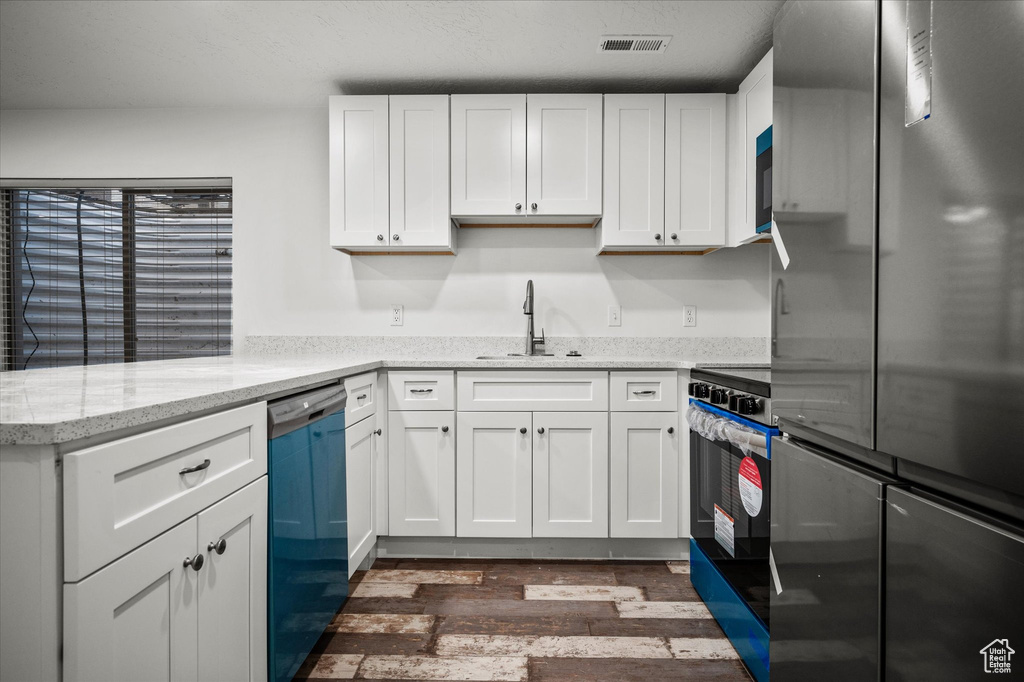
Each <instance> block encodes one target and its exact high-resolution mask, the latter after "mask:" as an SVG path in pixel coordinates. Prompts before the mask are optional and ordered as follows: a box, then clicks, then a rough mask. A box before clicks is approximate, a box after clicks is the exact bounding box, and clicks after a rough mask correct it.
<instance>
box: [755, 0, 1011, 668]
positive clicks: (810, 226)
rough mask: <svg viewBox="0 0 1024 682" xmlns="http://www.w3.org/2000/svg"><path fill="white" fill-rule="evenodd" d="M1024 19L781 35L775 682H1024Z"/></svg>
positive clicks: (929, 7) (777, 40) (966, 17)
mask: <svg viewBox="0 0 1024 682" xmlns="http://www.w3.org/2000/svg"><path fill="white" fill-rule="evenodd" d="M1022 36H1024V2H1000V1H992V2H957V1H943V2H929V1H927V0H909V2H908V1H907V0H885V1H883V2H874V1H871V0H851V1H840V2H816V1H814V0H790V1H789V2H787V3H786V5H785V6H784V7H783V8H782V10H781V11H780V12H779V14H778V16H777V17H776V20H775V31H774V86H775V94H774V98H775V110H774V121H773V133H774V134H773V138H774V139H773V147H774V166H773V169H772V172H773V197H772V204H773V208H774V219H775V222H776V228H775V234H774V238H775V239H776V240H779V239H781V241H782V243H783V244H784V245H785V251H786V253H787V255H788V258H789V262H788V267H785V268H784V267H783V263H782V257H781V256H779V255H778V253H777V252H776V255H775V256H773V263H772V292H773V297H772V398H773V413H774V415H775V416H776V417H778V419H779V428H780V430H781V431H782V432H783V437H782V439H781V440H780V441H778V443H777V444H776V445H775V446H774V449H773V452H774V458H773V461H772V479H773V485H774V489H773V493H772V506H771V518H772V525H771V538H772V540H771V545H772V560H773V566H774V571H775V572H774V575H775V580H774V588H773V591H772V600H771V614H772V615H771V618H772V629H771V674H772V678H773V679H774V680H796V679H800V680H804V679H829V680H864V679H887V680H916V679H921V680H936V679H950V680H952V679H956V680H961V679H974V678H981V677H982V676H984V675H986V674H987V673H988V672H989V670H996V669H1000V671H1003V670H1005V668H1006V667H1009V668H1011V669H1012V672H1014V673H1018V674H1020V673H1024V649H1019V650H1020V652H1021V653H1020V654H1019V656H1020V659H1019V660H1015V659H1014V657H1013V653H1011V652H1012V651H1013V648H1014V647H1018V648H1019V647H1021V646H1024V627H1022V626H1021V623H1022V622H1024V615H1022V614H1024V587H1022V586H1021V579H1022V578H1024V116H1022V114H1021V112H1024V87H1022V86H1024V81H1022V74H1024V38H1022Z"/></svg>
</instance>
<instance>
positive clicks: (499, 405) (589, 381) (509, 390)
mask: <svg viewBox="0 0 1024 682" xmlns="http://www.w3.org/2000/svg"><path fill="white" fill-rule="evenodd" d="M607 410H608V373H607V372H580V371H576V370H568V371H559V370H552V371H539V372H535V371H528V372H519V371H511V372H459V411H464V412H494V411H498V412H509V411H522V412H550V411H559V412H574V411H576V412H606V411H607Z"/></svg>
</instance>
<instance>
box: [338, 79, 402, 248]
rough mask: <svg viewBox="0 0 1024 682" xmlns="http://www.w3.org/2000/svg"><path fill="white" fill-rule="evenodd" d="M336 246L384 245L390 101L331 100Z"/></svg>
mask: <svg viewBox="0 0 1024 682" xmlns="http://www.w3.org/2000/svg"><path fill="white" fill-rule="evenodd" d="M329 116H330V180H329V182H330V197H331V211H330V215H331V246H334V247H336V248H339V247H358V246H372V245H374V244H384V243H386V242H385V240H386V239H389V238H390V234H389V220H388V97H387V95H373V96H348V95H345V96H336V97H331V98H329Z"/></svg>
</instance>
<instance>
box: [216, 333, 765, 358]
mask: <svg viewBox="0 0 1024 682" xmlns="http://www.w3.org/2000/svg"><path fill="white" fill-rule="evenodd" d="M524 348H525V339H524V337H522V336H248V337H245V338H244V339H242V340H241V343H239V344H238V345H237V347H236V353H237V354H238V355H252V356H264V355H295V354H298V355H320V354H335V353H338V354H340V353H345V354H351V355H379V356H381V357H384V358H392V357H419V358H430V357H452V356H455V357H466V358H472V357H476V356H477V355H504V354H506V353H522V352H523V351H524ZM570 351H578V352H579V353H580V354H581V355H584V356H601V357H609V356H610V357H670V358H678V359H682V360H691V361H694V362H745V363H749V362H764V363H766V364H767V363H768V361H769V360H768V358H769V356H768V339H767V337H764V336H722V337H717V336H709V337H685V338H679V337H669V336H648V337H639V338H630V337H624V336H590V337H578V336H549V337H548V338H547V348H546V352H548V353H554V354H555V355H565V354H566V353H568V352H570Z"/></svg>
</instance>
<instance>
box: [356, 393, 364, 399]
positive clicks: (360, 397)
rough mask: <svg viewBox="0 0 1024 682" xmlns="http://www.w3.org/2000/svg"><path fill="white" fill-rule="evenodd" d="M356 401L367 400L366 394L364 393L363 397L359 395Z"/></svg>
mask: <svg viewBox="0 0 1024 682" xmlns="http://www.w3.org/2000/svg"><path fill="white" fill-rule="evenodd" d="M356 400H366V394H365V393H363V394H362V395H357V396H356Z"/></svg>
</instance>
